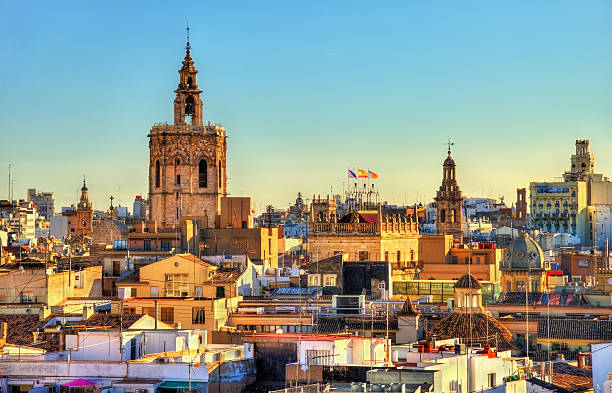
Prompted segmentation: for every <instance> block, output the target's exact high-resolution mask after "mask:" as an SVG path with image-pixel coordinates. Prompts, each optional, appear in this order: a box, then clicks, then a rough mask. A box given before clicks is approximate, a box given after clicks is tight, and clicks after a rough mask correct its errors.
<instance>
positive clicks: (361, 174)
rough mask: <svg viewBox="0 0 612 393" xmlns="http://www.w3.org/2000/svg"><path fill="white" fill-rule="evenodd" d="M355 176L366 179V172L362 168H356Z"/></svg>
mask: <svg viewBox="0 0 612 393" xmlns="http://www.w3.org/2000/svg"><path fill="white" fill-rule="evenodd" d="M357 177H359V178H360V179H367V178H368V172H366V171H364V170H363V169H357Z"/></svg>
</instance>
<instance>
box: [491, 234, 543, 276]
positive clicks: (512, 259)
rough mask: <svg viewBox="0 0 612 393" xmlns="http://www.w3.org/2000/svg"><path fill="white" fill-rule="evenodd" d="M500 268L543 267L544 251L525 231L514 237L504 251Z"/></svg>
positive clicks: (525, 268) (537, 268) (526, 268)
mask: <svg viewBox="0 0 612 393" xmlns="http://www.w3.org/2000/svg"><path fill="white" fill-rule="evenodd" d="M501 269H502V270H529V269H535V270H541V269H544V252H543V251H542V248H541V247H540V245H539V244H538V243H537V242H536V241H535V240H533V239H532V238H531V237H530V236H529V235H528V234H527V233H522V234H521V235H520V236H519V237H517V238H516V239H514V240H513V241H512V242H511V243H510V244H509V245H508V247H507V248H506V251H505V252H504V259H503V262H502V266H501Z"/></svg>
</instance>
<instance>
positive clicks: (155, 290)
mask: <svg viewBox="0 0 612 393" xmlns="http://www.w3.org/2000/svg"><path fill="white" fill-rule="evenodd" d="M150 294H151V297H158V296H159V287H151V291H150Z"/></svg>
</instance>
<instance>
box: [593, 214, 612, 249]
mask: <svg viewBox="0 0 612 393" xmlns="http://www.w3.org/2000/svg"><path fill="white" fill-rule="evenodd" d="M593 215H594V217H595V230H596V232H595V233H596V235H597V246H598V247H605V246H606V240H607V241H608V247H610V244H609V243H610V241H611V240H612V205H595V211H594V212H593Z"/></svg>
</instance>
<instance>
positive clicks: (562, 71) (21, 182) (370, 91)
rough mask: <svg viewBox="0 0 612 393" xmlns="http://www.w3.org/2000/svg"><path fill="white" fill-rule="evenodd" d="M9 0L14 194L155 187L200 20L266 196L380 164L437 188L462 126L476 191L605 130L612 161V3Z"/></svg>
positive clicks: (390, 185) (6, 126)
mask: <svg viewBox="0 0 612 393" xmlns="http://www.w3.org/2000/svg"><path fill="white" fill-rule="evenodd" d="M376 4H377V3H376V2H372V1H367V2H359V1H320V2H319V1H309V2H287V1H278V2H267V1H260V2H254V1H244V2H232V1H214V2H213V1H207V2H202V1H197V2H188V1H182V2H161V1H160V2H149V1H147V2H144V1H143V2H123V1H121V2H119V1H116V2H88V1H78V2H77V1H75V2H55V1H53V2H48V1H28V2H24V1H2V2H1V3H0V51H1V52H0V53H1V54H2V56H1V58H0V59H1V61H0V86H1V91H2V93H1V94H0V198H6V195H7V181H6V177H7V165H8V163H9V162H10V163H13V164H15V167H14V177H15V197H23V196H24V195H25V190H26V188H28V187H36V188H38V189H41V190H49V191H54V192H55V193H56V198H57V202H58V206H65V205H68V204H70V203H75V202H76V198H77V190H78V188H79V187H80V182H81V177H82V175H83V174H85V175H87V178H88V186H89V189H90V195H91V196H92V199H93V202H94V206H95V208H97V209H106V207H107V206H108V199H107V198H108V196H109V195H111V194H113V195H114V196H115V197H119V198H120V202H121V203H122V204H123V205H129V206H130V207H131V203H132V201H133V198H134V195H136V194H146V193H147V173H148V146H147V143H148V140H147V134H148V131H149V129H150V127H151V125H153V123H155V122H159V121H171V120H172V100H173V98H174V93H173V89H174V88H175V87H176V85H177V83H178V73H177V69H178V68H179V66H180V62H181V60H182V58H183V55H184V45H185V30H184V27H185V21H186V20H187V19H189V24H190V25H191V27H192V38H191V44H192V47H193V50H192V54H193V57H194V60H195V62H196V67H197V68H198V69H199V71H200V73H199V85H200V87H201V88H202V89H203V90H204V118H205V120H211V121H214V122H221V123H222V124H223V125H224V126H225V127H226V130H227V133H228V136H229V138H228V141H229V151H228V173H229V176H230V180H229V189H230V192H231V193H232V194H233V195H241V194H242V195H251V196H253V197H255V200H256V205H257V207H259V206H260V204H261V205H264V206H265V204H267V203H273V204H274V205H276V206H279V207H286V206H287V205H288V203H289V202H290V201H291V200H294V199H295V194H296V193H297V192H298V191H302V192H303V193H304V194H306V195H312V194H313V193H317V194H319V193H320V194H326V193H328V192H329V190H330V188H331V187H333V189H334V191H338V190H340V189H341V187H342V184H343V182H344V181H345V178H346V168H347V167H352V168H356V167H362V168H366V169H367V168H368V167H369V168H371V169H373V170H375V171H377V172H378V173H379V174H380V180H379V187H380V190H381V192H382V194H383V196H384V199H386V200H388V201H390V202H395V203H403V202H412V201H414V200H415V199H417V200H420V201H423V202H429V201H430V200H431V198H432V197H433V196H434V195H435V191H436V189H437V188H438V186H439V184H440V179H441V172H442V171H441V164H442V161H443V159H444V156H445V150H446V149H445V146H444V142H445V140H446V139H447V138H448V137H451V138H453V139H454V140H455V142H456V146H455V154H454V155H455V158H456V161H457V164H458V170H457V173H458V179H459V182H460V185H461V187H462V188H463V190H464V193H465V194H466V195H468V196H489V197H497V196H499V195H505V196H506V200H507V201H509V200H514V190H515V188H516V187H519V186H522V187H524V186H527V185H528V182H529V181H530V180H552V179H554V177H555V176H559V175H560V174H561V173H562V171H564V170H566V169H567V168H568V166H569V156H570V154H571V153H572V152H573V149H574V147H573V144H574V140H575V139H576V138H590V139H591V145H592V151H593V152H594V153H595V154H596V169H597V171H598V172H603V173H604V174H606V175H609V176H612V155H611V154H609V151H610V149H611V148H612V2H611V1H580V2H579V1H558V0H555V1H537V2H534V1H520V2H517V1H512V2H503V1H436V2H423V1H421V2H416V1H398V2H382V3H380V4H382V5H376Z"/></svg>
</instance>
